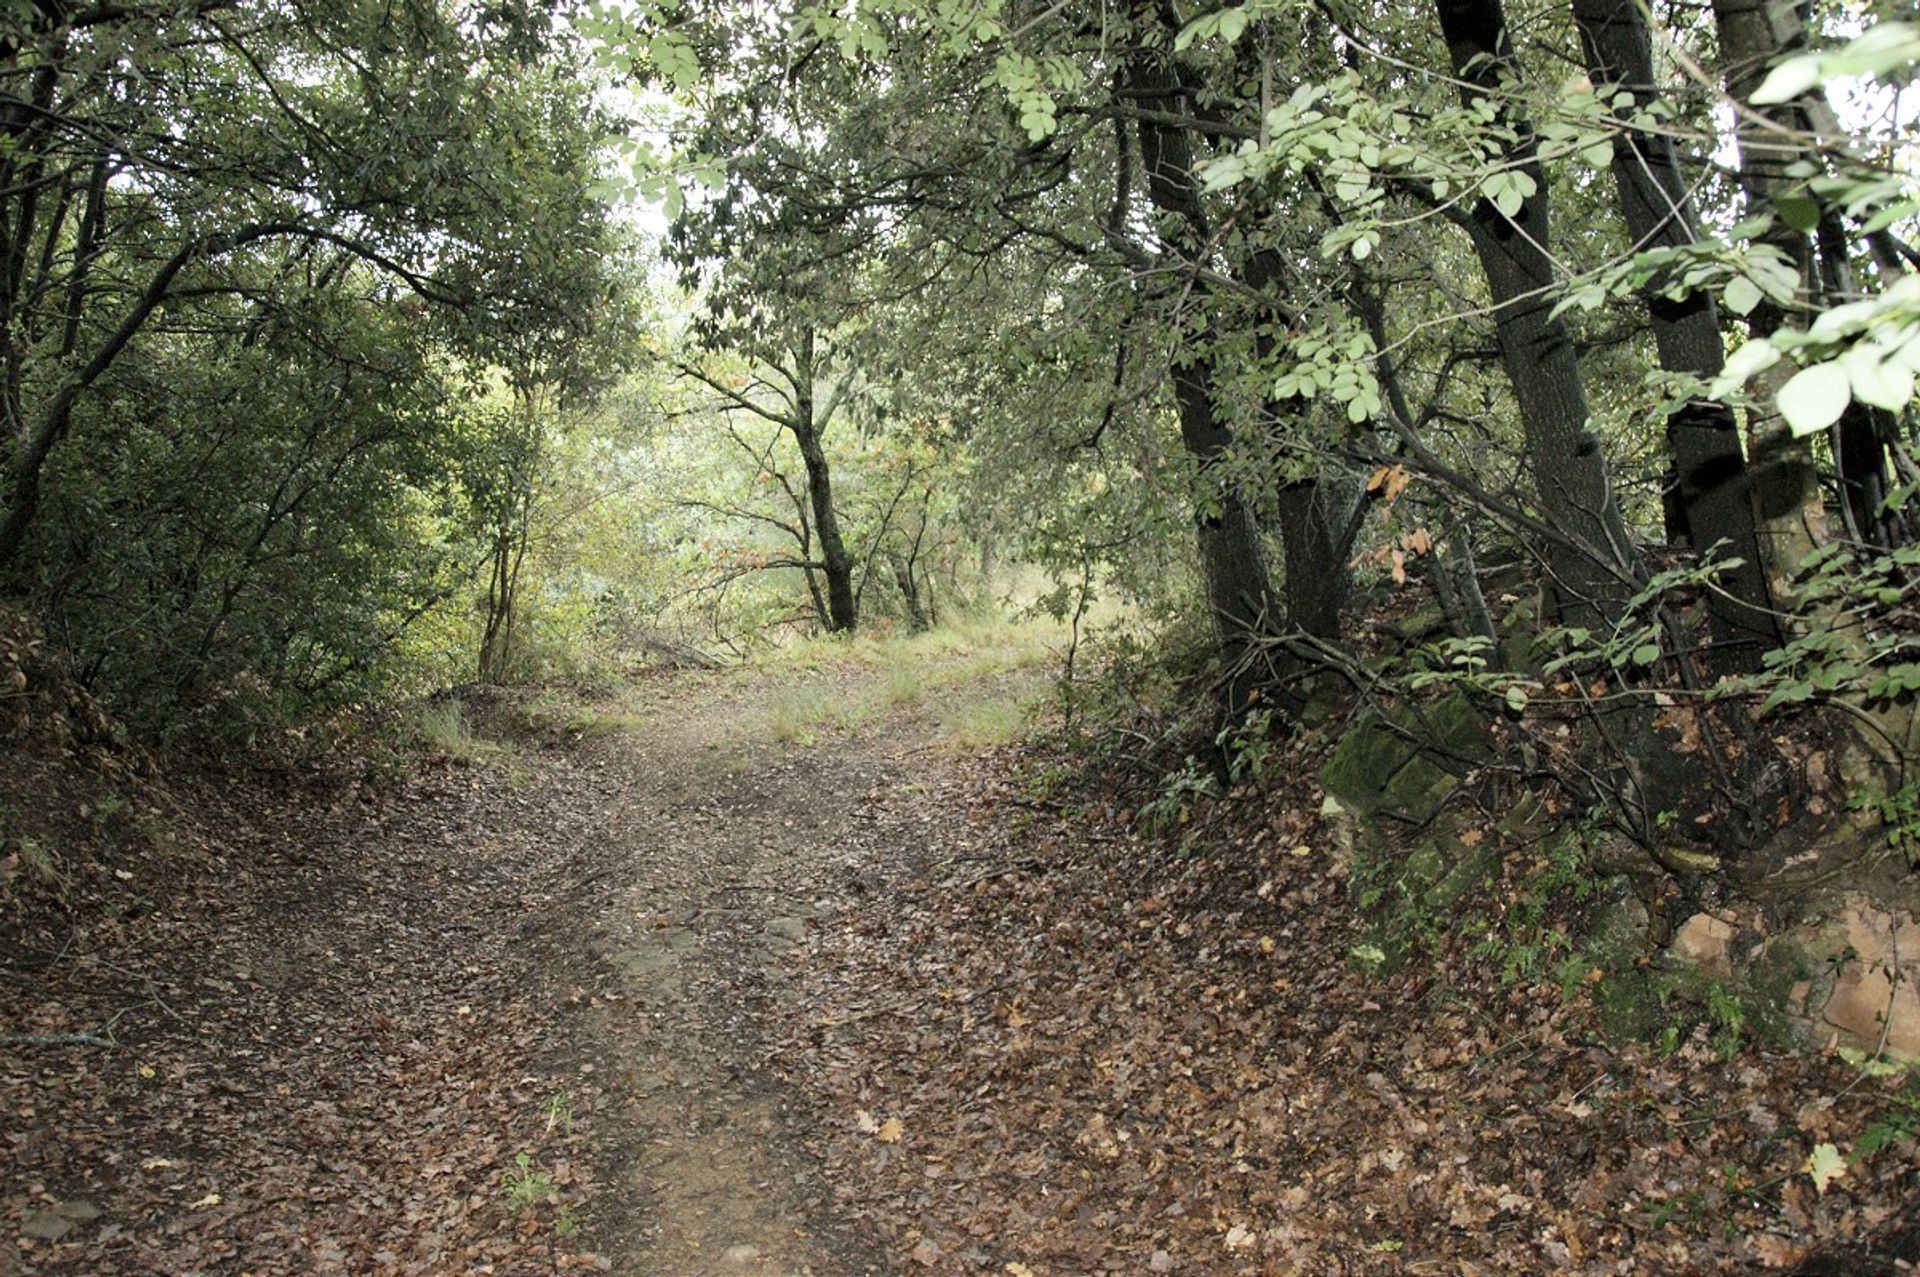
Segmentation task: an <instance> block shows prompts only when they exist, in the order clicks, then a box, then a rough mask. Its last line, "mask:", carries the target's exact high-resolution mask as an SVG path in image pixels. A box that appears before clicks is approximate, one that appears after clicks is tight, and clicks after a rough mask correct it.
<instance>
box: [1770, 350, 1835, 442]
mask: <svg viewBox="0 0 1920 1277" xmlns="http://www.w3.org/2000/svg"><path fill="white" fill-rule="evenodd" d="M1852 399H1853V390H1852V387H1851V385H1850V383H1849V382H1848V379H1847V370H1846V369H1845V368H1842V367H1841V366H1840V365H1839V364H1838V363H1835V362H1828V363H1824V364H1815V365H1813V367H1811V368H1802V369H1801V370H1800V371H1799V372H1797V373H1795V374H1794V375H1793V376H1792V378H1790V379H1789V380H1788V382H1787V384H1786V385H1784V386H1782V387H1780V395H1779V398H1778V403H1779V406H1780V415H1781V416H1783V417H1785V418H1786V419H1787V428H1788V429H1789V430H1791V431H1793V434H1794V437H1795V438H1799V437H1802V436H1805V435H1810V434H1815V433H1817V432H1819V431H1822V430H1825V429H1826V428H1827V427H1828V426H1830V425H1832V424H1833V423H1834V422H1836V421H1838V420H1840V414H1841V413H1843V412H1845V411H1846V410H1847V404H1848V403H1850V402H1851V401H1852Z"/></svg>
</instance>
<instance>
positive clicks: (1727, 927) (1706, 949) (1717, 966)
mask: <svg viewBox="0 0 1920 1277" xmlns="http://www.w3.org/2000/svg"><path fill="white" fill-rule="evenodd" d="M1732 943H1733V927H1732V925H1731V924H1729V923H1726V922H1722V921H1721V920H1720V919H1718V918H1716V917H1714V916H1713V915H1712V914H1710V913H1696V914H1694V915H1693V917H1691V918H1688V919H1687V920H1686V921H1685V922H1683V923H1681V924H1680V930H1678V931H1677V932H1675V933H1674V936H1673V943H1672V944H1671V945H1670V946H1668V950H1667V951H1668V952H1669V953H1671V954H1672V955H1673V956H1674V957H1676V958H1678V959H1680V961H1682V962H1685V963H1687V964H1688V965H1689V966H1695V967H1699V968H1700V969H1701V970H1703V971H1714V972H1718V973H1720V974H1722V975H1727V974H1731V973H1732V970H1733V966H1732V964H1731V963H1730V962H1728V961H1727V950H1728V948H1729V947H1730V946H1731V945H1732Z"/></svg>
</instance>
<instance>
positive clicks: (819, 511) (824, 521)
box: [787, 328, 859, 634]
mask: <svg viewBox="0 0 1920 1277" xmlns="http://www.w3.org/2000/svg"><path fill="white" fill-rule="evenodd" d="M793 354H794V371H795V373H796V374H797V375H796V376H795V378H794V385H795V387H796V394H795V397H794V407H793V415H792V417H791V418H790V419H789V420H788V423H787V424H788V428H789V429H790V430H792V432H793V440H794V442H795V443H796V444H798V445H799V446H800V460H801V461H802V462H803V463H804V464H805V465H806V467H807V502H808V504H809V505H811V506H812V507H813V530H814V535H815V536H817V537H818V538H819V540H820V564H821V568H820V571H821V575H823V576H825V577H826V578H827V628H828V629H829V630H831V631H832V632H834V633H836V634H850V633H852V632H853V628H854V626H855V625H856V624H858V622H859V608H858V606H857V605H856V604H855V602H854V596H853V556H852V555H850V554H848V553H847V543H846V541H845V539H844V538H842V537H841V535H840V517H839V515H838V514H837V513H836V512H835V510H834V508H833V476H832V474H831V472H830V471H829V469H828V466H827V454H826V451H825V450H824V449H823V448H822V446H821V442H820V436H821V434H822V433H823V432H824V431H825V429H826V427H827V423H826V422H825V421H821V420H816V419H815V416H814V412H815V405H814V396H813V391H814V369H815V360H814V335H813V329H811V328H808V329H806V330H804V331H803V332H802V333H801V335H800V338H799V340H798V341H797V342H796V343H795V347H794V352H793Z"/></svg>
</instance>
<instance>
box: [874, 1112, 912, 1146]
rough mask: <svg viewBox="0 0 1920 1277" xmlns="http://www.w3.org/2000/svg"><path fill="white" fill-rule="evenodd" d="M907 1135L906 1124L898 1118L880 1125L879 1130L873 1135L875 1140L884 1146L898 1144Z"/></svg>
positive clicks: (892, 1118) (890, 1119)
mask: <svg viewBox="0 0 1920 1277" xmlns="http://www.w3.org/2000/svg"><path fill="white" fill-rule="evenodd" d="M906 1133H907V1127H906V1123H904V1122H902V1121H901V1120H900V1119H899V1118H897V1117H890V1118H888V1119H887V1120H886V1121H884V1122H882V1123H880V1126H879V1129H877V1130H876V1131H874V1133H873V1138H875V1139H877V1140H879V1141H880V1142H881V1143H882V1144H898V1143H899V1142H900V1137H901V1136H902V1135H905V1134H906Z"/></svg>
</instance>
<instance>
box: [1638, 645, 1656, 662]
mask: <svg viewBox="0 0 1920 1277" xmlns="http://www.w3.org/2000/svg"><path fill="white" fill-rule="evenodd" d="M1659 659H1660V645H1659V644H1658V643H1642V644H1641V645H1640V646H1639V647H1636V648H1634V649H1633V663H1634V664H1635V665H1651V664H1653V663H1654V662H1655V661H1657V660H1659Z"/></svg>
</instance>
